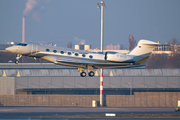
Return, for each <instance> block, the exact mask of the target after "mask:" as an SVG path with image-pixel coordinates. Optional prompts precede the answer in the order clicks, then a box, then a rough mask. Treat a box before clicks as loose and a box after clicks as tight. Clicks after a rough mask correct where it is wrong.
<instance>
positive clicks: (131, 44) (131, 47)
mask: <svg viewBox="0 0 180 120" xmlns="http://www.w3.org/2000/svg"><path fill="white" fill-rule="evenodd" d="M134 37H135V35H129V51H131V50H132V49H133V48H134V47H135V46H136V40H134Z"/></svg>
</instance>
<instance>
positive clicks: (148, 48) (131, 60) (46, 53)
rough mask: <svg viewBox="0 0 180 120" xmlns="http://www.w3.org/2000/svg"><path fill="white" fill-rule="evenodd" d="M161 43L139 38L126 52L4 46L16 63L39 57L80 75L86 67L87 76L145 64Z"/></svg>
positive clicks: (35, 45)
mask: <svg viewBox="0 0 180 120" xmlns="http://www.w3.org/2000/svg"><path fill="white" fill-rule="evenodd" d="M160 45H162V44H159V43H156V42H152V41H148V40H140V41H139V42H138V44H137V46H136V47H135V48H134V49H133V50H132V51H130V52H129V53H128V54H123V53H118V52H110V51H109V52H90V51H83V50H72V49H67V48H60V47H55V46H47V45H46V46H44V45H41V44H32V43H26V42H21V43H19V44H17V45H14V46H11V47H8V48H6V50H7V51H9V52H11V53H14V54H17V57H16V61H15V63H16V64H17V63H18V61H19V59H20V58H21V56H29V57H34V58H41V59H44V60H47V61H49V62H53V63H54V64H60V65H66V66H72V67H77V68H78V71H79V72H80V75H81V76H82V77H85V76H86V72H84V69H88V72H89V76H90V77H93V76H94V72H93V71H94V70H95V69H105V68H127V67H141V66H145V62H146V61H147V59H148V58H149V56H150V54H151V52H152V51H153V49H154V48H155V47H156V46H160Z"/></svg>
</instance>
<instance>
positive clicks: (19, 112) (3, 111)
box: [0, 107, 180, 118]
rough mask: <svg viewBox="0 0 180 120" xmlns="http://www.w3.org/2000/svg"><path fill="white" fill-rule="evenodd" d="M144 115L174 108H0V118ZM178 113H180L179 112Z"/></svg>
mask: <svg viewBox="0 0 180 120" xmlns="http://www.w3.org/2000/svg"><path fill="white" fill-rule="evenodd" d="M105 113H116V114H131V113H133V114H146V113H175V111H174V108H107V107H103V108H49V107H0V117H1V118H2V117H9V116H32V115H33V116H45V115H66V114H71V115H75V114H105ZM179 113H180V112H179Z"/></svg>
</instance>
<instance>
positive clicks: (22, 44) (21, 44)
mask: <svg viewBox="0 0 180 120" xmlns="http://www.w3.org/2000/svg"><path fill="white" fill-rule="evenodd" d="M17 45H18V46H27V44H26V43H18V44H17Z"/></svg>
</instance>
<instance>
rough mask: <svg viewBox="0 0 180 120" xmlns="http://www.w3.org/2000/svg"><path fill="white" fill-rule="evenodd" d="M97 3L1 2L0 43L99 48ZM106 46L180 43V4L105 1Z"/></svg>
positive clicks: (76, 0) (56, 0)
mask: <svg viewBox="0 0 180 120" xmlns="http://www.w3.org/2000/svg"><path fill="white" fill-rule="evenodd" d="M98 2H99V0H0V44H4V43H5V42H11V41H13V42H21V41H22V16H25V18H26V20H25V41H26V42H51V41H52V42H53V43H54V44H55V43H56V44H57V45H58V46H61V47H66V46H67V43H68V42H72V43H73V46H74V45H75V44H79V43H80V42H84V44H90V45H92V47H93V48H96V47H100V39H101V38H100V33H101V21H100V19H101V17H100V15H101V13H100V9H98V8H97V5H96V4H97V3H98ZM104 2H105V5H106V9H104V46H106V45H108V44H121V45H124V46H127V47H128V45H129V42H128V38H129V35H135V40H136V41H139V40H140V39H147V40H152V41H155V42H158V41H159V42H160V43H165V42H168V41H169V40H171V39H172V38H176V39H178V40H179V41H180V7H179V5H180V0H104Z"/></svg>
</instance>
